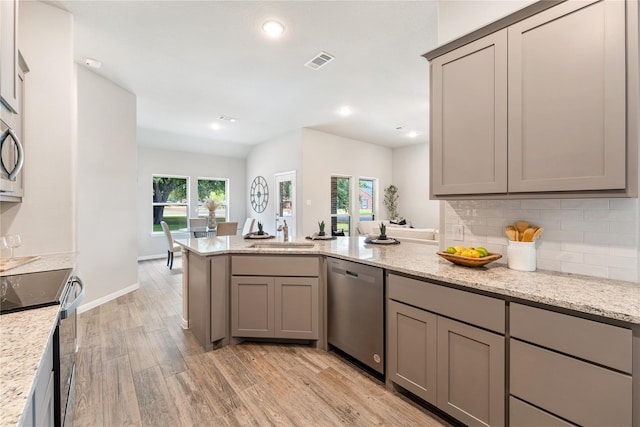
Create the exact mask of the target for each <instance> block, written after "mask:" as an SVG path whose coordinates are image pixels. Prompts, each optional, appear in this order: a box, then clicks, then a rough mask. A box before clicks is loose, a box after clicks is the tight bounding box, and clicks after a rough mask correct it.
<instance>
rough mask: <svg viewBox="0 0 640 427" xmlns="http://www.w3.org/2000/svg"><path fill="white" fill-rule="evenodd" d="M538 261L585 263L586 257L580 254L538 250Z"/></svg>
mask: <svg viewBox="0 0 640 427" xmlns="http://www.w3.org/2000/svg"><path fill="white" fill-rule="evenodd" d="M538 259H550V260H556V261H561V262H574V263H583V262H584V255H583V254H582V253H580V252H568V251H561V250H560V251H556V250H549V249H540V250H538Z"/></svg>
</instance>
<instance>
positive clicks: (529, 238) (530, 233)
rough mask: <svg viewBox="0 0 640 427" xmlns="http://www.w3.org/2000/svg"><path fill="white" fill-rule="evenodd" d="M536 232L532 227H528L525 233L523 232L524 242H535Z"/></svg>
mask: <svg viewBox="0 0 640 427" xmlns="http://www.w3.org/2000/svg"><path fill="white" fill-rule="evenodd" d="M534 233H535V230H534V229H533V228H531V227H529V228H527V229H526V230H524V233H522V241H523V242H533V235H534Z"/></svg>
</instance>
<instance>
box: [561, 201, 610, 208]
mask: <svg viewBox="0 0 640 427" xmlns="http://www.w3.org/2000/svg"><path fill="white" fill-rule="evenodd" d="M562 208H563V209H609V199H563V200H562Z"/></svg>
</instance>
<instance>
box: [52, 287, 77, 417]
mask: <svg viewBox="0 0 640 427" xmlns="http://www.w3.org/2000/svg"><path fill="white" fill-rule="evenodd" d="M83 298H84V284H83V283H82V281H81V280H80V278H78V277H76V276H74V277H72V278H71V279H70V280H69V283H68V285H67V291H66V293H65V294H64V296H63V298H62V302H61V308H60V323H59V326H58V352H57V353H58V357H59V365H58V366H59V370H58V372H59V376H58V384H59V386H58V387H57V391H58V393H59V398H58V399H56V401H57V403H58V407H57V408H56V417H57V419H58V420H60V424H59V425H60V426H67V425H72V424H73V405H74V399H73V396H74V385H75V364H76V352H77V351H78V315H77V309H78V306H79V305H80V302H82V299H83Z"/></svg>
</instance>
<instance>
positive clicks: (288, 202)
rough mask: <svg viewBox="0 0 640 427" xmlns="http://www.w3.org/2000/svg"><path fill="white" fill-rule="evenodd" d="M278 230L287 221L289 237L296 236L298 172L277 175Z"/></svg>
mask: <svg viewBox="0 0 640 427" xmlns="http://www.w3.org/2000/svg"><path fill="white" fill-rule="evenodd" d="M275 177H276V230H277V229H278V228H280V226H281V225H284V221H287V227H289V236H295V235H296V171H291V172H283V173H277V174H275Z"/></svg>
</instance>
